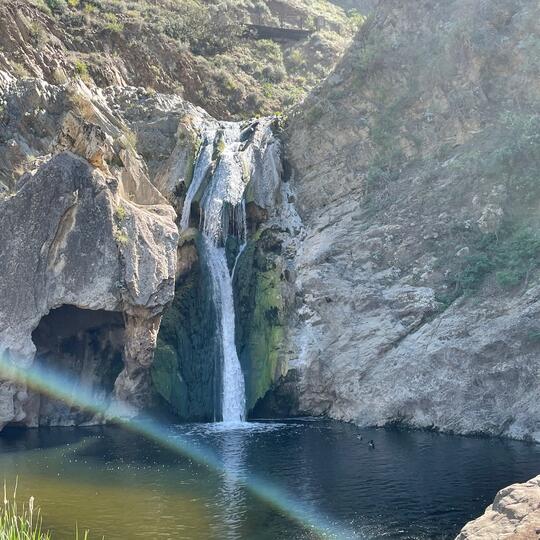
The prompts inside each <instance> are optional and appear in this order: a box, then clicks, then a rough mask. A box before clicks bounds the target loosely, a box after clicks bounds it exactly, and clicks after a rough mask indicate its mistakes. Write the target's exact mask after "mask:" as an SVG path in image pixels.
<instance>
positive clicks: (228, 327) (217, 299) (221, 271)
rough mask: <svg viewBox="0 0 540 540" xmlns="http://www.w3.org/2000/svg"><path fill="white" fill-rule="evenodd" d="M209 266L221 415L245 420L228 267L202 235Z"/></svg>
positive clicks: (219, 251)
mask: <svg viewBox="0 0 540 540" xmlns="http://www.w3.org/2000/svg"><path fill="white" fill-rule="evenodd" d="M203 238H204V245H205V252H206V258H207V261H208V268H209V271H210V276H211V278H212V290H213V297H214V298H213V300H214V304H215V306H216V308H217V310H218V329H219V333H220V336H221V350H222V354H223V373H222V380H223V391H222V403H221V409H222V416H223V421H224V422H242V421H243V420H244V419H245V408H246V398H245V388H244V375H243V374H242V368H241V367H240V360H239V359H238V354H237V352H236V344H235V341H234V338H235V315H234V300H233V288H232V279H231V275H230V274H229V268H228V266H227V257H226V255H225V248H222V247H219V246H217V245H215V244H214V243H213V242H212V240H211V239H210V238H208V237H207V236H206V235H203Z"/></svg>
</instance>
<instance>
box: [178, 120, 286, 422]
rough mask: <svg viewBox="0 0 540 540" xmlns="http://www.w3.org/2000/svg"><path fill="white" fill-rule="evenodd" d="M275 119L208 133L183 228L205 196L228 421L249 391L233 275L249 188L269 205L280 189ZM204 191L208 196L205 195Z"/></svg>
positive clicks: (235, 418) (238, 414)
mask: <svg viewBox="0 0 540 540" xmlns="http://www.w3.org/2000/svg"><path fill="white" fill-rule="evenodd" d="M271 123H272V119H263V120H261V121H258V122H254V123H252V124H249V125H247V127H245V128H244V129H243V128H242V125H241V124H239V123H235V122H224V123H222V124H220V126H219V128H217V127H215V125H214V126H207V127H205V129H204V130H203V132H202V139H203V141H202V145H201V148H200V150H199V153H198V156H197V159H196V163H195V167H194V170H193V179H192V181H191V184H190V186H189V188H188V191H187V194H186V199H185V201H184V207H183V211H182V218H181V228H182V230H185V229H187V228H188V227H189V221H190V213H191V206H192V204H193V202H194V201H195V200H197V198H198V197H200V203H199V206H200V223H199V229H200V230H201V232H202V237H203V243H204V250H205V255H206V259H207V262H208V270H209V272H210V276H211V281H212V294H213V302H214V305H215V306H216V311H217V314H218V317H217V318H218V323H217V325H218V328H217V330H218V335H219V337H220V348H221V353H222V362H221V365H222V369H223V371H222V381H223V388H222V404H221V405H222V406H221V409H222V416H223V421H224V422H241V421H243V420H244V419H245V407H246V398H245V387H244V376H243V374H242V368H241V366H240V361H239V359H238V353H237V351H236V344H235V313H234V298H233V287H232V276H234V272H235V270H236V267H237V264H238V260H239V258H240V256H241V254H242V252H243V251H244V248H245V247H246V244H247V220H246V200H245V195H246V188H247V186H248V184H249V183H250V182H251V181H253V182H252V186H253V192H254V196H255V198H256V199H257V200H258V201H260V204H261V206H263V207H268V206H269V205H271V201H272V200H273V194H274V192H275V191H276V189H277V188H278V186H279V180H280V174H281V161H280V155H279V152H280V146H279V143H278V141H277V140H276V139H275V138H274V136H273V132H272V129H271ZM201 191H202V195H201ZM230 235H232V236H235V237H236V238H237V239H238V240H239V242H240V249H239V252H238V254H237V257H236V260H235V263H234V266H233V270H232V276H231V273H230V272H229V267H228V264H227V256H226V251H225V244H226V241H227V238H228V237H229V236H230Z"/></svg>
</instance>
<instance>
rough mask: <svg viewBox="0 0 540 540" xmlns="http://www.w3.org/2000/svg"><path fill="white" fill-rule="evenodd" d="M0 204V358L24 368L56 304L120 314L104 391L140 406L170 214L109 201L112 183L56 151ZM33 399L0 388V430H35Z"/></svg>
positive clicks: (162, 297)
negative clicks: (113, 371) (110, 386)
mask: <svg viewBox="0 0 540 540" xmlns="http://www.w3.org/2000/svg"><path fill="white" fill-rule="evenodd" d="M18 187H19V190H18V191H17V193H16V194H15V195H13V196H11V197H9V198H7V199H5V200H3V201H1V202H0V222H1V227H0V252H1V253H2V254H3V255H2V258H1V259H0V275H1V276H2V279H1V280H0V299H1V301H0V354H1V355H2V357H3V358H4V359H6V358H7V359H8V361H11V362H17V363H18V365H19V366H21V367H30V366H31V365H32V363H33V361H34V355H35V352H36V347H35V344H34V343H33V341H32V332H33V331H34V330H35V329H36V328H37V327H38V325H39V323H40V320H41V319H42V317H44V316H45V315H47V314H48V313H49V312H50V311H51V310H53V309H55V308H59V307H61V306H64V305H69V306H76V307H77V308H81V309H85V310H103V311H107V312H122V313H123V314H124V324H125V343H124V354H123V361H124V369H123V370H122V372H121V374H120V376H119V377H118V378H117V380H116V383H115V388H114V394H115V395H116V397H117V398H118V399H120V400H122V401H124V402H127V403H131V404H134V405H135V406H137V407H139V406H143V405H144V404H145V403H146V402H147V401H148V385H149V369H150V366H151V363H152V358H153V350H154V347H155V342H156V339H157V331H158V328H159V320H160V315H161V312H162V310H163V309H164V307H165V306H166V305H167V304H168V303H169V302H170V301H171V300H172V298H173V294H174V276H175V269H176V245H177V240H178V233H177V228H176V225H175V222H174V220H175V213H174V211H173V210H172V208H171V207H170V206H167V205H154V206H150V205H149V206H143V205H138V204H134V203H133V202H131V201H129V200H126V199H124V198H122V197H121V196H120V195H119V181H118V180H117V179H116V178H114V177H110V176H106V175H105V174H104V173H103V172H101V171H100V170H98V169H94V168H93V167H92V166H90V164H89V163H88V162H87V161H86V160H84V159H83V158H81V157H79V156H76V155H74V154H73V153H71V152H68V151H65V152H62V153H60V154H57V155H56V156H54V157H53V158H52V159H51V160H50V161H48V162H47V163H45V164H44V165H42V166H41V167H40V168H39V169H38V171H37V172H36V173H35V174H34V175H30V174H27V175H26V176H25V177H23V178H22V179H21V180H20V181H19V183H18ZM34 403H35V400H32V399H30V398H29V394H28V392H27V391H26V389H25V388H24V385H21V384H11V383H4V384H3V385H2V392H0V425H5V424H7V423H11V422H17V423H30V424H32V423H35V422H36V414H35V411H29V410H28V409H27V405H28V404H30V405H28V406H29V407H32V406H34V405H32V404H34Z"/></svg>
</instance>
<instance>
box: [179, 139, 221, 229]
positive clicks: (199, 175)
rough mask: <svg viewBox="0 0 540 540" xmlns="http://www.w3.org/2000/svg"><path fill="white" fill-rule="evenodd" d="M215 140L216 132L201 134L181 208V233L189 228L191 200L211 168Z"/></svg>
mask: <svg viewBox="0 0 540 540" xmlns="http://www.w3.org/2000/svg"><path fill="white" fill-rule="evenodd" d="M215 138H216V130H215V129H208V130H206V131H205V132H204V134H203V141H202V145H201V148H200V150H199V153H198V155H197V158H196V159H195V168H194V169H193V178H192V180H191V184H190V185H189V188H188V191H187V193H186V198H185V200H184V206H183V208H182V218H181V220H180V229H181V230H182V231H184V230H186V229H187V228H188V227H189V218H190V214H191V205H192V203H193V199H194V198H195V197H196V196H197V193H198V192H199V190H200V189H201V185H202V183H203V182H204V179H205V178H206V175H207V174H208V171H209V170H210V167H211V166H212V155H213V153H214V140H215Z"/></svg>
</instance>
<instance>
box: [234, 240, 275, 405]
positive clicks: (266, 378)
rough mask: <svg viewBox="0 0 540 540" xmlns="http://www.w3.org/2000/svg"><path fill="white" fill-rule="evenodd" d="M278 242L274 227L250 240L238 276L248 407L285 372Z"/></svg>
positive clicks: (236, 285) (240, 349)
mask: <svg viewBox="0 0 540 540" xmlns="http://www.w3.org/2000/svg"><path fill="white" fill-rule="evenodd" d="M276 242H277V244H278V245H279V244H280V242H279V240H278V239H276V238H274V232H273V231H271V230H265V231H263V232H262V233H261V234H260V235H256V236H255V237H254V239H252V240H250V241H249V243H248V245H247V246H246V249H245V250H244V252H243V254H242V256H241V257H240V259H239V261H238V264H237V269H236V273H235V279H234V290H235V309H236V347H237V350H238V356H239V358H240V362H241V364H242V370H243V372H244V377H245V381H246V403H247V408H248V411H251V410H252V409H253V407H254V406H255V404H256V403H257V401H258V400H259V399H261V398H262V397H263V396H264V395H265V394H266V392H267V391H268V390H269V389H270V388H271V386H272V385H273V383H274V382H275V381H276V380H277V379H278V378H279V377H280V376H281V375H282V372H283V365H282V362H281V346H282V343H283V338H284V309H285V308H284V302H283V296H282V291H281V265H280V261H279V255H278V253H276V249H275V248H276ZM269 248H272V249H269Z"/></svg>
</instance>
